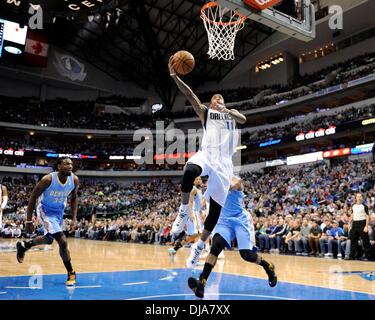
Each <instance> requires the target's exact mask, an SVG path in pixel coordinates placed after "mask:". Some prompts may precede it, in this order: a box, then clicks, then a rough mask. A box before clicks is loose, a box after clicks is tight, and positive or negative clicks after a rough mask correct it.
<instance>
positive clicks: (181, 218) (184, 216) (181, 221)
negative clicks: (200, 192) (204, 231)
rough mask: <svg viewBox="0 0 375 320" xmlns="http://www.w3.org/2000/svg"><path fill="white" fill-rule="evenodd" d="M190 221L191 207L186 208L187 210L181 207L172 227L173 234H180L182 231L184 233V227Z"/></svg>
mask: <svg viewBox="0 0 375 320" xmlns="http://www.w3.org/2000/svg"><path fill="white" fill-rule="evenodd" d="M188 219H189V207H188V206H186V208H185V209H183V206H182V205H181V206H180V209H179V210H178V214H177V217H176V220H175V221H174V222H173V225H172V230H171V231H172V233H174V234H180V233H181V232H182V231H184V227H185V225H186V223H187V221H188Z"/></svg>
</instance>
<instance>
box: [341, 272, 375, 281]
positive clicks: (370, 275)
mask: <svg viewBox="0 0 375 320" xmlns="http://www.w3.org/2000/svg"><path fill="white" fill-rule="evenodd" d="M335 273H336V274H341V275H344V276H345V275H353V274H355V275H358V276H360V277H361V278H362V279H365V280H367V281H375V271H337V272H335Z"/></svg>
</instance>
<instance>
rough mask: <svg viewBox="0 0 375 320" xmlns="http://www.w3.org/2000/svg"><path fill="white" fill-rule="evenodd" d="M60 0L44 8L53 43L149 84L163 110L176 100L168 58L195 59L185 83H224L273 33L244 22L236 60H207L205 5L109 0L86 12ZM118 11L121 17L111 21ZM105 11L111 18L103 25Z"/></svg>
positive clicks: (189, 0)
mask: <svg viewBox="0 0 375 320" xmlns="http://www.w3.org/2000/svg"><path fill="white" fill-rule="evenodd" d="M35 1H36V2H38V1H37V0H35ZM35 1H34V2H35ZM59 1H61V3H65V8H64V7H62V5H61V6H60V7H57V5H56V3H59ZM59 1H54V2H53V3H55V5H54V7H53V8H52V7H49V8H48V10H49V13H52V12H53V15H55V16H56V17H57V18H56V19H53V20H54V23H52V21H50V23H49V24H48V26H47V28H45V29H46V30H47V32H48V33H49V39H50V41H51V42H52V43H53V44H55V45H56V46H57V47H60V48H62V49H64V50H66V51H68V52H70V53H71V54H73V55H75V56H76V57H78V58H80V59H83V60H85V61H87V62H89V63H91V64H92V65H94V66H96V67H97V68H98V69H100V70H101V71H103V72H105V73H106V74H108V75H110V76H111V77H113V78H115V79H117V80H121V81H132V82H135V83H137V84H138V85H139V86H141V87H143V88H148V87H149V86H150V85H152V86H153V87H154V88H155V90H156V92H157V93H158V94H159V95H160V97H161V98H162V99H163V101H164V103H165V104H166V106H167V107H170V106H171V105H172V104H173V100H174V99H175V96H176V86H174V85H171V79H170V77H169V74H168V69H167V63H168V59H169V57H170V55H171V54H173V53H174V52H176V51H178V50H182V49H184V50H188V51H190V52H191V53H192V54H193V55H194V57H195V59H196V67H195V69H194V71H193V72H192V73H191V74H190V75H189V76H188V77H186V78H185V79H188V81H189V83H191V84H193V86H194V87H198V86H200V85H202V84H203V83H204V82H207V81H220V80H221V79H223V78H224V77H225V76H226V75H227V74H228V73H229V72H230V71H231V70H232V69H233V67H234V66H235V65H237V64H238V63H239V62H240V61H241V60H242V59H244V58H245V57H246V56H247V55H248V54H249V53H250V52H252V51H253V50H255V49H256V48H257V47H258V46H259V45H260V44H261V43H262V42H263V41H265V40H266V39H267V38H268V37H269V36H270V35H271V34H272V33H273V32H274V30H272V29H270V28H268V27H266V26H264V25H262V24H259V23H256V22H254V21H250V20H248V22H247V26H246V27H245V28H244V29H242V30H241V31H240V32H239V34H238V35H237V42H236V47H235V56H236V59H235V60H234V61H230V62H223V61H217V60H210V59H208V56H207V50H208V43H207V34H206V30H205V28H204V26H203V23H202V20H201V19H200V17H199V13H200V9H201V7H202V5H204V4H205V3H206V2H208V1H203V0H117V1H111V0H108V1H104V4H105V5H101V6H100V7H99V6H98V5H96V6H93V7H92V8H91V9H90V10H69V8H68V7H67V6H68V5H72V6H71V7H70V8H78V6H79V3H81V1H78V0H76V1H74V0H69V1H65V0H64V1H63V0H59ZM39 2H40V1H39ZM91 2H93V3H94V2H95V3H101V2H97V1H93V0H92V1H91ZM47 3H51V2H47ZM74 6H75V7H74ZM81 7H83V6H82V5H81ZM86 9H87V8H86ZM116 9H120V11H119V10H116ZM45 11H46V10H45ZM118 11H119V12H120V18H119V19H118V21H117V23H116V20H117V12H118ZM107 12H110V13H111V14H112V16H111V22H110V23H109V25H108V26H106V23H107V22H108V21H107ZM89 15H91V17H90V20H91V21H89V19H88V16H89ZM71 17H73V18H71ZM50 20H51V19H50Z"/></svg>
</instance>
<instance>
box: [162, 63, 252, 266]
mask: <svg viewBox="0 0 375 320" xmlns="http://www.w3.org/2000/svg"><path fill="white" fill-rule="evenodd" d="M168 67H169V73H170V75H171V77H172V79H173V80H174V81H175V82H176V84H177V87H178V88H179V89H180V91H181V92H182V93H183V94H184V95H185V96H186V98H187V99H188V100H189V102H190V103H191V105H192V107H193V108H194V110H195V112H196V113H197V115H198V117H199V119H200V121H201V123H202V126H203V130H204V131H203V132H204V133H203V140H202V146H201V149H200V150H199V151H198V152H197V153H196V154H195V155H194V156H192V157H191V158H190V159H189V160H188V162H187V163H186V165H185V168H184V175H183V178H182V188H181V191H182V204H181V206H180V208H179V213H178V215H177V218H176V220H175V222H174V224H173V226H172V233H174V234H180V233H181V232H182V231H183V230H184V226H185V224H186V222H187V219H188V218H189V208H188V202H189V196H190V192H191V190H192V188H193V182H194V180H195V178H196V177H198V176H209V182H208V186H207V190H206V192H205V198H206V200H207V202H209V203H210V210H209V213H208V215H207V217H206V220H205V222H204V230H203V232H202V235H201V237H200V239H199V240H198V242H197V243H195V244H194V245H193V246H192V249H191V253H190V256H189V258H188V259H187V262H186V264H187V267H190V268H191V267H194V266H195V265H196V264H197V263H198V259H199V255H200V253H201V251H202V250H203V248H204V243H205V242H206V240H207V238H208V237H209V235H210V234H211V232H212V230H213V229H214V227H215V225H216V223H217V220H218V219H219V216H220V211H221V208H222V207H223V206H224V204H225V200H226V197H227V194H228V191H229V187H230V181H231V179H232V176H233V161H232V156H233V153H234V152H235V149H236V147H237V143H238V130H237V128H236V123H237V122H238V123H241V124H243V123H245V122H246V117H245V116H244V115H243V114H241V113H240V112H238V111H237V110H234V109H231V110H228V109H227V108H226V107H225V104H224V98H223V96H222V95H220V94H215V95H213V97H212V98H211V103H210V104H209V106H205V105H203V104H202V103H201V102H200V100H199V99H198V97H197V96H196V95H195V94H194V92H193V91H192V90H191V89H190V88H189V86H188V85H186V84H185V83H184V82H183V81H182V80H181V79H180V78H179V77H178V76H177V74H176V71H175V70H174V67H173V56H172V57H171V58H170V59H169V64H168Z"/></svg>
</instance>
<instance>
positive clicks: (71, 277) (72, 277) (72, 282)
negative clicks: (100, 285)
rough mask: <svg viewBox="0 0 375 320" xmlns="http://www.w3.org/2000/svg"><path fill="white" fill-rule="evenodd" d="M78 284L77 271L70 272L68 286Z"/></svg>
mask: <svg viewBox="0 0 375 320" xmlns="http://www.w3.org/2000/svg"><path fill="white" fill-rule="evenodd" d="M75 284H76V272H75V271H71V272H68V279H67V280H66V285H67V286H74V285H75Z"/></svg>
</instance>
